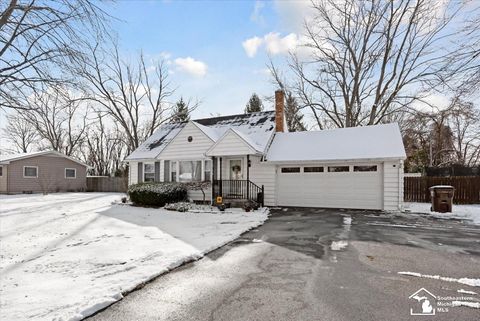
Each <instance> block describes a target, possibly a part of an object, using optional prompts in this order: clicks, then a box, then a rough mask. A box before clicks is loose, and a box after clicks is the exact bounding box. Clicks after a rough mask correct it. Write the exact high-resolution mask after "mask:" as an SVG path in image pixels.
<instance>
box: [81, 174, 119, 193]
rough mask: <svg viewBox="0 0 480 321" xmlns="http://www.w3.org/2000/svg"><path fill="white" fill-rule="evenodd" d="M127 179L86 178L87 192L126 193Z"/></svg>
mask: <svg viewBox="0 0 480 321" xmlns="http://www.w3.org/2000/svg"><path fill="white" fill-rule="evenodd" d="M127 186H128V177H108V176H87V191H89V192H117V193H125V192H127Z"/></svg>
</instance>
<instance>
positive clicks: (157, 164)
mask: <svg viewBox="0 0 480 321" xmlns="http://www.w3.org/2000/svg"><path fill="white" fill-rule="evenodd" d="M155 182H160V162H155Z"/></svg>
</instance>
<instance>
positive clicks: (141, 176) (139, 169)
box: [137, 162, 143, 183]
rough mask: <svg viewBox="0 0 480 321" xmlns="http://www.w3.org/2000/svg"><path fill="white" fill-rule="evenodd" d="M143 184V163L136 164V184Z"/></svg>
mask: <svg viewBox="0 0 480 321" xmlns="http://www.w3.org/2000/svg"><path fill="white" fill-rule="evenodd" d="M142 182H143V163H142V162H138V182H137V183H142Z"/></svg>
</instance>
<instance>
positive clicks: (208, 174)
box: [204, 160, 212, 181]
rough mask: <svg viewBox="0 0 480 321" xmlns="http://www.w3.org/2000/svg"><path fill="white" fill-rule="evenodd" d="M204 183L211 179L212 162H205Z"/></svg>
mask: <svg viewBox="0 0 480 321" xmlns="http://www.w3.org/2000/svg"><path fill="white" fill-rule="evenodd" d="M204 172H205V181H210V180H211V179H212V161H211V160H206V161H205V169H204Z"/></svg>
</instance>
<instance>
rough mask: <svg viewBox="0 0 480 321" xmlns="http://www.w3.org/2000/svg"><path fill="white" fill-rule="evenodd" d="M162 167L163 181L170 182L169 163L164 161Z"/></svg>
mask: <svg viewBox="0 0 480 321" xmlns="http://www.w3.org/2000/svg"><path fill="white" fill-rule="evenodd" d="M163 165H164V166H163V175H164V176H163V181H164V182H170V161H168V160H166V161H164V163H163Z"/></svg>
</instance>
